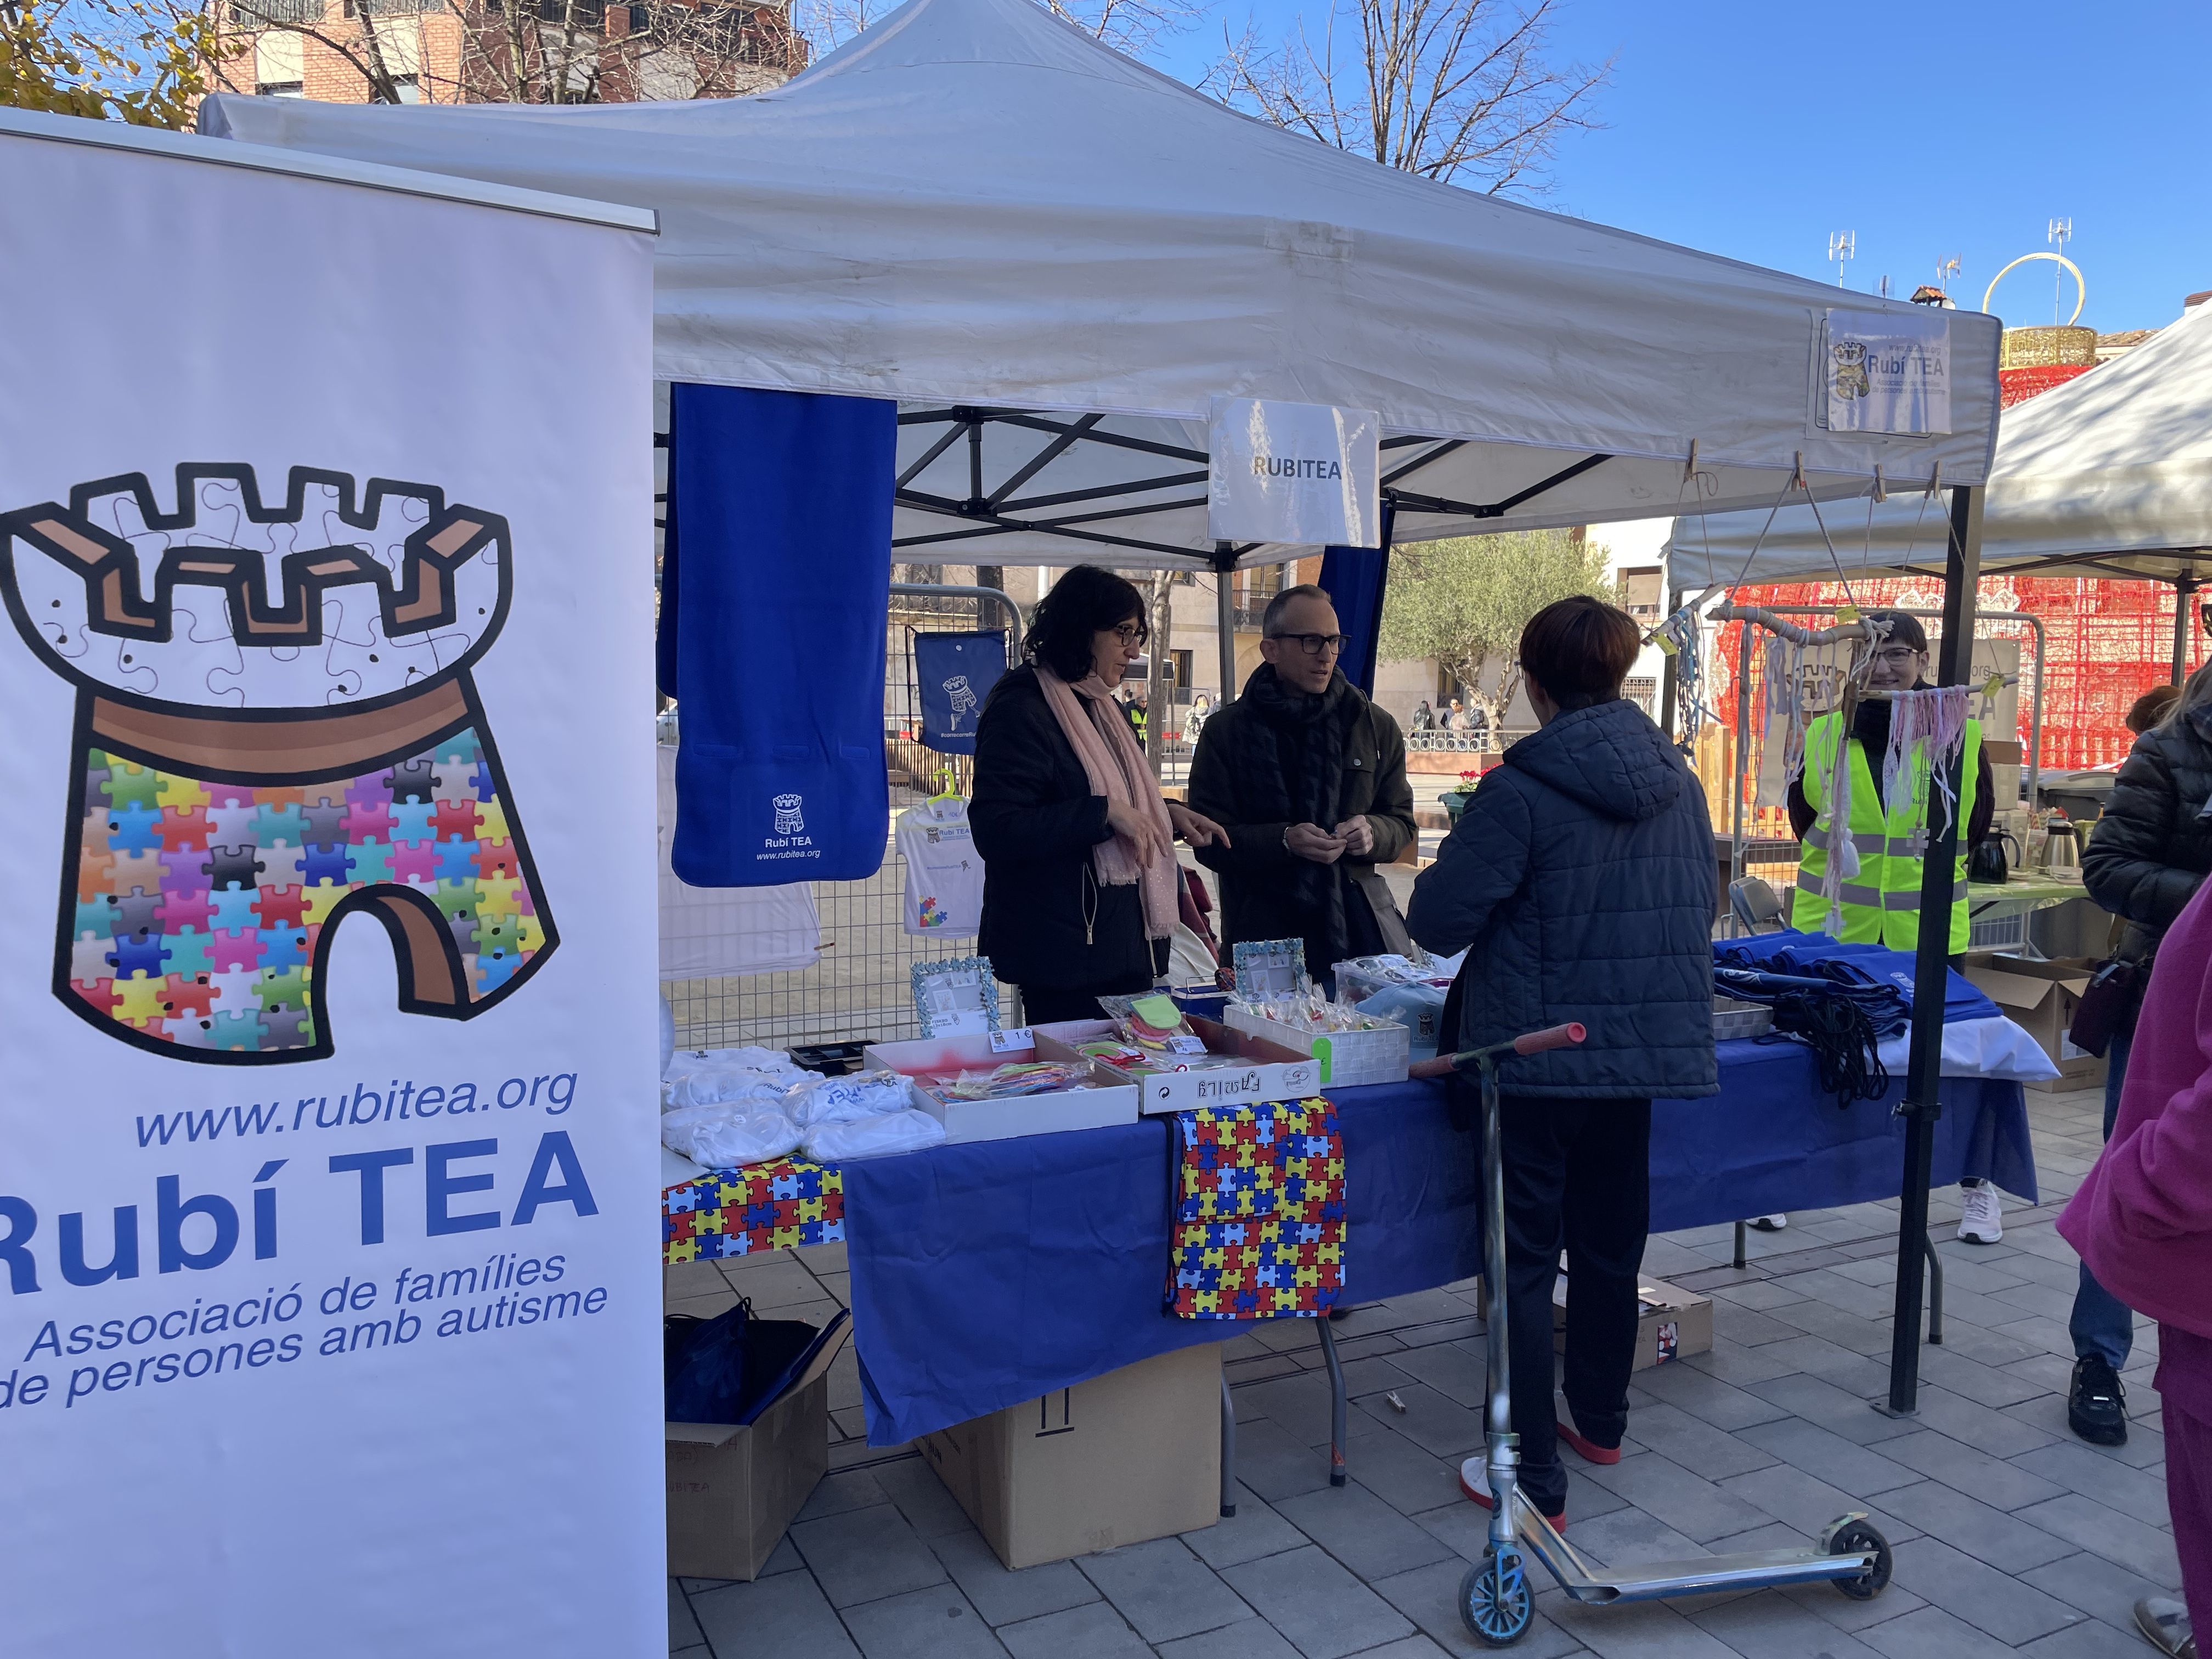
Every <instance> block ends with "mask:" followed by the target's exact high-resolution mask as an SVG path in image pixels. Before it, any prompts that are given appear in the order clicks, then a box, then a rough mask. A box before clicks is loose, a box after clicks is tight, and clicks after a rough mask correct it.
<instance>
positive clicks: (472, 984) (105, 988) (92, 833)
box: [59, 726, 550, 1058]
mask: <svg viewBox="0 0 2212 1659" xmlns="http://www.w3.org/2000/svg"><path fill="white" fill-rule="evenodd" d="M94 741H95V743H96V741H97V739H96V738H95V739H94ZM502 793H503V792H502V791H501V787H500V779H499V775H498V772H497V765H496V761H495V757H493V756H492V755H491V754H490V753H489V751H488V750H487V749H486V747H485V746H484V744H483V743H482V742H481V741H480V739H479V738H478V736H477V731H476V729H475V727H474V726H463V727H462V728H461V729H459V730H458V731H455V732H451V733H450V734H449V735H447V736H446V737H444V738H440V739H437V740H436V741H435V742H433V743H430V744H427V745H426V746H423V747H422V748H421V749H419V750H416V752H414V753H412V754H408V755H403V756H401V757H398V758H397V759H396V760H393V761H391V762H389V763H385V764H382V765H378V766H374V767H371V768H369V769H367V770H365V771H363V772H362V774H361V775H358V776H355V777H351V778H337V779H332V780H330V781H325V782H319V783H254V784H251V785H247V784H239V783H224V782H219V781H204V780H201V779H197V778H194V777H191V776H190V775H187V774H186V773H185V772H183V771H181V770H172V769H169V768H168V767H167V766H166V765H163V766H155V765H149V764H144V763H137V762H134V761H131V760H129V759H126V758H125V757H122V756H120V755H116V754H112V753H110V752H108V751H107V750H104V749H100V748H98V747H96V746H95V747H90V748H88V749H87V750H84V751H83V765H82V773H81V775H80V778H79V781H78V795H77V801H76V810H77V812H78V815H79V823H80V833H79V836H78V841H77V847H76V855H75V872H74V874H75V880H76V900H75V906H74V912H73V919H72V921H71V922H70V926H69V927H68V944H67V945H66V946H65V952H66V963H65V965H64V967H62V968H61V969H60V970H59V971H60V973H62V974H65V975H66V976H67V977H66V983H67V987H68V994H69V995H70V996H72V997H74V998H75V999H76V1001H77V1002H78V1003H79V1004H80V1005H81V1012H84V1013H86V1014H87V1015H88V1017H89V1018H92V1019H93V1020H94V1023H95V1024H106V1025H108V1026H109V1027H111V1028H119V1029H118V1030H117V1035H126V1034H127V1035H128V1036H130V1038H131V1040H132V1041H134V1042H138V1043H139V1044H140V1046H149V1045H152V1044H163V1045H175V1046H176V1047H179V1048H185V1049H197V1050H213V1051H216V1052H218V1053H222V1054H253V1055H269V1056H280V1055H281V1056H286V1057H291V1058H306V1057H307V1054H309V1053H317V1052H319V1053H327V1052H328V1051H329V1044H328V1042H327V1040H326V1036H325V1034H324V1033H322V1032H320V1031H319V1030H318V1029H317V1027H318V1024H319V1013H320V999H319V996H318V995H317V991H318V984H317V975H318V974H319V971H320V969H321V968H322V965H323V962H324V960H325V948H324V935H325V932H326V931H327V930H328V929H330V928H331V927H332V925H333V924H334V922H335V921H336V920H337V917H338V915H339V913H340V912H341V911H342V910H346V911H349V910H351V909H355V908H369V909H371V911H372V913H374V914H377V915H379V917H380V920H381V921H384V922H385V925H386V927H387V929H388V930H390V932H391V933H392V938H393V942H394V945H395V948H396V950H397V951H398V957H399V962H400V975H401V984H402V1003H403V1006H409V1007H410V1008H412V1009H414V1010H416V1011H417V1012H438V1013H445V1014H448V1015H452V1016H454V1017H462V1018H465V1016H466V1015H467V1014H468V1013H470V1012H475V1010H476V1008H477V1006H480V1005H482V1004H483V1003H485V1002H486V1001H488V1000H490V999H492V998H494V997H495V996H497V995H498V994H501V992H502V991H504V990H505V989H507V987H509V986H511V985H512V984H513V983H514V982H515V981H517V979H518V977H519V976H520V975H522V974H524V973H525V972H526V970H527V969H529V968H530V966H531V964H532V962H533V961H534V960H536V959H537V958H538V957H539V956H540V955H541V954H542V953H543V952H544V950H545V948H546V945H547V943H548V939H549V937H550V936H549V933H548V927H547V923H546V921H545V920H544V918H543V917H542V915H541V914H540V910H539V904H538V893H537V891H536V886H535V883H534V881H533V880H532V878H531V876H530V874H529V872H528V865H527V860H526V856H525V854H524V851H523V848H522V845H521V842H520V837H519V836H518V834H517V830H516V826H514V825H513V823H510V822H509V820H508V818H507V808H506V804H505V801H504V799H503V798H502Z"/></svg>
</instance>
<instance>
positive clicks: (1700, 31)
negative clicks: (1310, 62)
mask: <svg viewBox="0 0 2212 1659" xmlns="http://www.w3.org/2000/svg"><path fill="white" fill-rule="evenodd" d="M1347 3H1348V0H1347ZM1326 4H1327V0H1224V3H1223V5H1222V6H1221V8H1220V9H1218V10H1217V11H1216V12H1215V14H1214V16H1213V19H1212V21H1210V22H1209V23H1207V24H1206V25H1204V26H1202V27H1200V28H1199V29H1197V30H1194V31H1193V32H1192V33H1189V34H1187V35H1185V36H1183V37H1182V38H1181V39H1180V40H1176V41H1174V42H1171V43H1169V44H1168V45H1167V46H1164V48H1163V49H1161V50H1159V51H1158V52H1156V53H1155V57H1156V59H1157V60H1158V61H1159V62H1160V64H1161V66H1162V67H1163V68H1165V69H1167V70H1170V72H1171V73H1174V74H1177V75H1180V76H1183V77H1184V78H1187V79H1194V78H1196V76H1198V75H1199V74H1200V73H1202V72H1203V70H1204V68H1205V66H1206V64H1207V63H1208V62H1210V61H1211V60H1212V58H1214V57H1216V56H1218V52H1219V51H1220V45H1221V23H1222V20H1223V19H1224V18H1225V17H1230V18H1234V19H1235V20H1237V21H1239V22H1240V23H1241V21H1242V20H1243V18H1244V17H1245V16H1246V15H1248V14H1249V15H1250V16H1251V18H1252V20H1253V21H1254V22H1255V24H1256V25H1257V26H1258V27H1260V29H1261V31H1262V32H1263V33H1271V34H1272V33H1279V32H1280V31H1282V30H1284V29H1285V28H1287V27H1288V26H1289V25H1290V24H1291V22H1292V21H1294V20H1295V19H1296V18H1297V15H1298V14H1299V12H1300V11H1301V9H1304V11H1305V13H1306V15H1307V18H1308V21H1309V23H1310V24H1318V22H1319V21H1320V20H1321V18H1322V15H1324V14H1323V8H1324V7H1325V6H1326ZM1561 5H1562V12H1561V22H1560V26H1559V30H1558V33H1557V35H1556V40H1557V43H1558V46H1559V50H1560V52H1562V53H1563V54H1564V55H1565V56H1569V57H1571V58H1582V59H1588V60H1592V61H1598V60H1602V59H1604V58H1607V57H1613V58H1616V59H1617V61H1616V63H1615V65H1614V68H1613V79H1612V82H1611V84H1610V85H1609V86H1608V87H1607V88H1605V89H1603V90H1602V91H1601V94H1600V101H1599V104H1598V113H1599V115H1600V117H1601V119H1602V120H1603V121H1604V122H1605V123H1606V130H1605V131H1599V132H1592V133H1586V134H1580V135H1575V136H1572V137H1570V139H1569V141H1568V142H1567V143H1566V144H1565V146H1564V148H1563V149H1562V151H1561V154H1560V156H1559V164H1558V166H1557V167H1556V169H1555V172H1554V182H1555V186H1556V188H1555V189H1554V191H1553V193H1552V195H1551V196H1550V197H1548V198H1546V199H1545V200H1544V201H1543V203H1542V205H1545V206H1547V207H1551V208H1553V209H1556V210H1561V211H1565V212H1571V213H1576V214H1579V215H1581V216H1584V217H1586V218H1590V219H1595V220H1597V221H1599V222H1602V223H1606V224H1612V225H1618V226H1620V227H1622V228H1625V229H1629V230H1634V231H1639V232H1642V233H1643V234H1646V235H1651V236H1658V237H1663V238H1665V239H1666V240H1669V241H1674V242H1680V243H1684V244H1686V245H1687V246H1692V247H1697V248H1702V249H1705V250H1706V251H1708V252H1715V253H1723V254H1727V255H1729V256H1730V257H1731V258H1739V259H1746V260H1749V261H1751V262H1753V263H1754V264H1762V265H1770V266H1772V267H1774V268H1776V269H1778V270H1790V271H1795V272H1796V273H1798V274H1800V275H1802V276H1813V277H1818V278H1823V279H1826V280H1830V281H1832V280H1833V279H1834V275H1835V267H1834V266H1833V265H1832V264H1828V263H1827V260H1826V252H1827V244H1828V236H1829V234H1830V233H1831V232H1832V231H1838V230H1851V231H1855V232H1857V238H1858V256H1857V258H1856V259H1854V260H1853V261H1852V262H1851V263H1850V267H1849V270H1848V273H1847V278H1848V281H1849V283H1850V286H1851V287H1852V288H1854V289H1859V290H1861V291H1862V292H1865V291H1871V290H1873V289H1875V286H1876V284H1877V283H1878V282H1879V281H1880V279H1881V276H1883V275H1885V274H1887V275H1888V276H1890V277H1891V278H1892V280H1893V283H1894V284H1895V287H1894V291H1895V292H1896V293H1898V294H1899V295H1908V294H1910V293H1911V290H1912V289H1913V287H1914V285H1916V284H1917V283H1924V282H1928V281H1930V280H1932V279H1933V277H1934V276H1935V270H1936V261H1937V260H1938V259H1939V258H1942V257H1943V256H1944V255H1947V254H1956V255H1958V256H1959V258H1960V261H1961V264H1962V266H1963V274H1962V276H1960V278H1958V279H1957V280H1955V281H1954V283H1952V285H1951V293H1952V296H1953V298H1954V299H1955V300H1957V301H1959V302H1960V304H1961V305H1964V306H1966V307H1977V306H1978V305H1979V304H1980V303H1981V298H1982V293H1983V290H1984V289H1985V288H1986V287H1987V286H1988V283H1989V282H1990V278H1991V277H1992V276H1996V272H1997V270H1998V268H1999V267H2000V266H2002V264H2005V262H2006V261H2007V260H2008V259H2011V258H2016V257H2017V256H2019V255H2021V254H2023V253H2028V252H2034V251H2036V250H2038V249H2040V248H2043V247H2045V246H2046V243H2045V228H2046V225H2047V223H2048V222H2049V221H2050V220H2051V218H2052V217H2053V216H2058V217H2068V216H2070V217H2071V218H2072V219H2073V221H2074V240H2073V242H2072V243H2071V244H2070V245H2069V246H2068V248H2067V250H2066V252H2067V253H2068V254H2069V257H2071V258H2073V259H2074V260H2075V263H2076V264H2080V265H2081V267H2082V270H2083V271H2084V273H2085V274H2086V276H2087V278H2088V290H2089V291H2088V306H2087V309H2086V310H2085V311H2084V312H2083V313H2082V315H2081V320H2082V321H2083V322H2084V323H2087V324H2090V325H2093V326H2094V327H2096V328H2098V329H2100V330H2101V331H2107V332H2109V331H2116V330H2119V329H2129V328H2148V327H2154V326H2156V325H2160V324H2163V323H2166V322H2170V321H2172V319H2174V318H2175V317H2176V316H2178V315H2179V314H2180V311H2181V301H2182V298H2183V296H2184V295H2188V294H2191V293H2195V292H2197V290H2199V289H2212V187H2209V186H2208V184H2207V181H2206V170H2205V167H2204V165H2203V157H2204V155H2205V154H2206V151H2205V148H2204V139H2203V132H2202V130H2201V124H2202V121H2203V118H2204V116H2205V114H2206V112H2208V111H2212V6H2208V5H2205V4H2203V0H2197V3H2193V4H2182V3H2173V0H2124V3H2121V4H2117V5H2111V6H2097V5H2091V6H2087V7H2084V6H2079V5H2069V6H2060V5H2057V4H2052V3H2048V0H2024V3H2011V4H2005V5H1997V4H1995V3H1990V0H1978V3H1971V4H1960V3H1957V0H1923V3H1921V4H1917V5H1905V4H1898V3H1893V0H1862V3H1859V4H1857V5H1854V6H1851V7H1849V8H1842V7H1812V6H1808V5H1804V4H1802V3H1799V0H1764V3H1753V0H1688V3H1676V4H1671V5H1670V4H1654V3H1650V0H1644V3H1634V0H1561ZM2192 123H2194V124H2195V125H2197V129H2198V130H2197V131H2192V130H2191V128H2192ZM2055 270H2056V267H2054V266H2052V265H2051V264H2049V263H2047V262H2039V264H2037V265H2034V266H2027V267H2023V268H2021V270H2015V271H2014V272H2013V273H2012V274H2011V275H2009V276H2007V277H2006V278H2005V279H2004V282H2003V283H2002V286H2001V287H2000V288H1999V289H1997V293H1996V299H1995V300H1994V301H1992V304H1991V309H1992V310H1994V311H1996V313H1998V314H1999V315H2001V316H2002V317H2003V318H2004V319H2005V320H2006V321H2007V322H2008V324H2011V325H2015V326H2017V325H2023V324H2033V323H2048V322H2050V321H2051V300H2052V287H2053V283H2052V275H2053V272H2054V271H2055ZM2073 303H2074V298H2073V284H2072V281H2071V279H2070V278H2069V279H2067V282H2066V299H2065V307H2066V309H2067V310H2069V311H2070V310H2071V309H2072V308H2073Z"/></svg>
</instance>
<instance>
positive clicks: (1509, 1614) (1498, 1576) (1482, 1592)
mask: <svg viewBox="0 0 2212 1659" xmlns="http://www.w3.org/2000/svg"><path fill="white" fill-rule="evenodd" d="M1459 1616H1460V1617H1461V1618H1462V1619H1463V1620H1466V1621H1467V1627H1468V1629H1469V1630H1470V1631H1473V1632H1474V1633H1475V1635H1477V1636H1479V1637H1480V1638H1482V1639H1483V1640H1484V1641H1485V1642H1487V1643H1488V1644H1490V1645H1491V1646H1492V1647H1493V1648H1502V1647H1504V1646H1506V1645H1507V1644H1510V1643H1514V1642H1517V1641H1519V1640H1520V1639H1521V1638H1522V1636H1524V1635H1525V1634H1527V1632H1528V1625H1529V1621H1530V1620H1533V1619H1534V1618H1535V1616H1536V1602H1535V1598H1534V1596H1533V1595H1531V1594H1530V1593H1529V1589H1528V1571H1527V1568H1526V1567H1525V1565H1523V1563H1522V1559H1521V1556H1520V1553H1519V1552H1518V1551H1516V1550H1507V1551H1505V1552H1504V1553H1499V1552H1498V1551H1497V1550H1495V1549H1493V1550H1491V1551H1489V1552H1487V1553H1486V1554H1485V1555H1484V1556H1483V1558H1482V1559H1481V1561H1480V1563H1479V1564H1477V1565H1474V1566H1472V1567H1469V1568H1468V1570H1467V1577H1465V1578H1462V1580H1461V1581H1460V1586H1459Z"/></svg>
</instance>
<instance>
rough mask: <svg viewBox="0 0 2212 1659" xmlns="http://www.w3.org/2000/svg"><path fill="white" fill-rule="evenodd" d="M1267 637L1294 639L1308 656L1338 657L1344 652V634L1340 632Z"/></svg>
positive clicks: (1272, 637) (1271, 637)
mask: <svg viewBox="0 0 2212 1659" xmlns="http://www.w3.org/2000/svg"><path fill="white" fill-rule="evenodd" d="M1268 637H1269V638H1270V639H1277V640H1296V641H1297V642H1298V647H1299V649H1301V650H1303V651H1304V653H1306V655H1308V656H1309V657H1339V656H1342V655H1343V654H1344V635H1341V634H1271V635H1268Z"/></svg>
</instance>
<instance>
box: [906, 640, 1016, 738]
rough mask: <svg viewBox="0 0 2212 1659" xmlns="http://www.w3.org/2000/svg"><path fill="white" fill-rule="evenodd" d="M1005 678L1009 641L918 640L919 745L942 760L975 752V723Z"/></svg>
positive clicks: (915, 641)
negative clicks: (945, 757) (1002, 677)
mask: <svg viewBox="0 0 2212 1659" xmlns="http://www.w3.org/2000/svg"><path fill="white" fill-rule="evenodd" d="M1005 672H1006V635H1004V634H1003V633H990V634H916V635H915V636H914V684H915V690H918V691H919V692H920V693H921V740H922V742H923V743H924V744H926V745H927V746H928V747H929V748H932V749H934V750H937V752H938V753H939V754H940V755H972V754H974V753H975V717H976V716H977V715H978V714H981V713H982V712H983V699H984V698H986V697H987V696H990V695H991V688H992V687H993V686H994V685H996V684H998V683H999V676H1000V675H1001V674H1003V673H1005Z"/></svg>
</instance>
